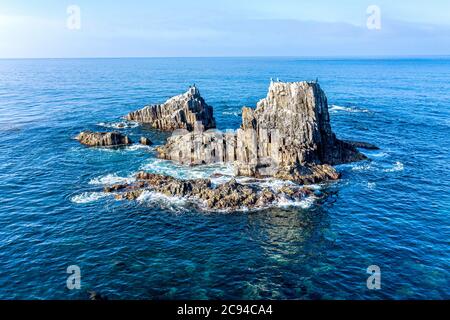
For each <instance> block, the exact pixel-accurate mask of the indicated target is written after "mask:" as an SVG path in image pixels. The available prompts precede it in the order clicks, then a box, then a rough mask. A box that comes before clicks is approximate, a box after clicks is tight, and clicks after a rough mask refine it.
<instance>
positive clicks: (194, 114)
mask: <svg viewBox="0 0 450 320" xmlns="http://www.w3.org/2000/svg"><path fill="white" fill-rule="evenodd" d="M127 120H129V121H136V122H140V123H144V124H149V125H151V126H152V127H153V128H155V129H159V130H163V131H174V130H177V129H186V130H188V131H194V129H195V130H200V131H203V130H208V129H212V128H215V127H216V121H215V119H214V113H213V108H212V107H211V106H209V105H208V104H207V103H206V102H205V100H204V99H203V97H202V96H201V94H200V91H199V90H198V88H197V87H196V86H195V85H193V86H191V87H190V88H189V90H188V91H187V92H186V93H184V94H181V95H178V96H175V97H173V98H170V99H169V100H167V101H166V102H165V103H163V104H156V105H151V106H147V107H145V108H143V109H141V110H138V111H135V112H131V113H130V114H128V115H127Z"/></svg>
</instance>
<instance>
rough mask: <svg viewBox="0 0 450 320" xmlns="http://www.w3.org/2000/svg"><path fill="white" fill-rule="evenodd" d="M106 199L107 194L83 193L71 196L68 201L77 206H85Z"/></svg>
mask: <svg viewBox="0 0 450 320" xmlns="http://www.w3.org/2000/svg"><path fill="white" fill-rule="evenodd" d="M105 197H108V194H106V193H103V192H84V193H82V194H79V195H76V196H73V197H72V199H70V200H71V201H72V202H73V203H77V204H86V203H91V202H95V201H98V200H100V199H102V198H105Z"/></svg>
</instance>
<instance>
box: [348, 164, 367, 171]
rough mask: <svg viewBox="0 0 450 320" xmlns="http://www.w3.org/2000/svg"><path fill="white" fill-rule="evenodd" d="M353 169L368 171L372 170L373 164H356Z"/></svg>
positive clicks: (352, 166)
mask: <svg viewBox="0 0 450 320" xmlns="http://www.w3.org/2000/svg"><path fill="white" fill-rule="evenodd" d="M351 168H352V171H367V170H370V169H372V163H363V164H354V165H351Z"/></svg>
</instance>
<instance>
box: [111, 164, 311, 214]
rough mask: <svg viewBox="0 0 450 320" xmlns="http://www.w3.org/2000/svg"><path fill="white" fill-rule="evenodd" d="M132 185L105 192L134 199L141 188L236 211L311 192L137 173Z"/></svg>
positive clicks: (297, 198) (120, 186) (293, 198)
mask: <svg viewBox="0 0 450 320" xmlns="http://www.w3.org/2000/svg"><path fill="white" fill-rule="evenodd" d="M136 178H137V182H136V183H134V184H124V185H115V186H111V187H106V188H105V190H104V191H105V192H107V193H113V192H114V193H116V199H118V200H136V199H138V198H139V197H140V196H141V195H142V194H143V193H144V192H145V191H154V192H158V193H162V194H164V195H166V196H170V197H186V198H190V199H192V200H196V201H197V202H200V203H203V207H205V208H207V209H210V210H239V209H244V208H248V209H255V208H264V207H267V206H270V205H271V204H274V203H276V202H278V201H280V200H284V201H286V200H287V201H296V200H301V199H303V198H304V197H306V196H308V195H311V194H312V193H313V191H312V190H310V189H308V188H302V187H300V186H285V187H283V188H281V189H280V190H279V191H273V190H272V189H269V188H261V187H255V186H249V185H243V184H240V183H238V182H236V180H234V179H232V180H231V181H229V182H228V183H225V184H222V185H220V186H217V187H214V186H213V185H212V183H211V181H210V180H207V179H206V180H205V179H197V180H179V179H176V178H173V177H169V176H164V175H159V174H152V173H146V172H140V173H138V174H137V176H136Z"/></svg>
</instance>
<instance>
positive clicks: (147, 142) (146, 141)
mask: <svg viewBox="0 0 450 320" xmlns="http://www.w3.org/2000/svg"><path fill="white" fill-rule="evenodd" d="M139 143H140V144H142V145H144V146H151V145H152V144H153V142H152V141H151V140H150V139H149V138H146V137H141V139H140V140H139Z"/></svg>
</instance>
